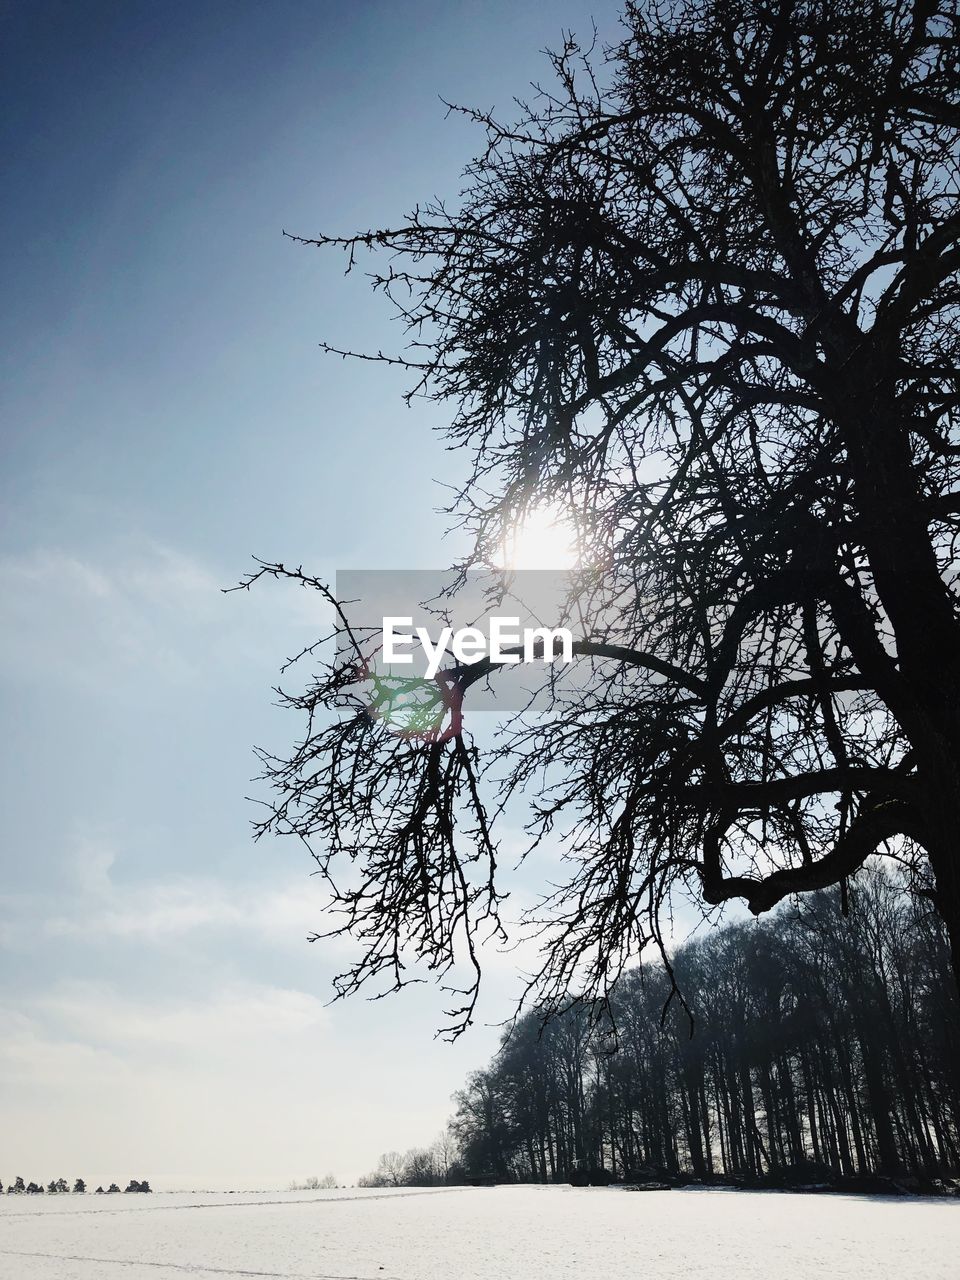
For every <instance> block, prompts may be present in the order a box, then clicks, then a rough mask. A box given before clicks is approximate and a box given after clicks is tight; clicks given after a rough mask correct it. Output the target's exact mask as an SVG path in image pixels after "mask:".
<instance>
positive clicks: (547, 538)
mask: <svg viewBox="0 0 960 1280" xmlns="http://www.w3.org/2000/svg"><path fill="white" fill-rule="evenodd" d="M576 563H577V548H576V537H575V534H574V530H573V529H572V528H571V526H570V524H569V523H568V522H567V521H566V520H564V519H563V517H562V516H561V515H560V514H559V512H557V511H556V510H555V509H553V508H550V507H539V508H537V509H536V510H534V511H531V512H529V513H528V514H527V516H526V518H525V519H524V520H523V521H521V522H520V523H519V524H518V525H517V527H516V528H515V529H514V530H513V531H512V532H511V533H510V534H508V535H507V537H505V538H504V542H503V549H502V551H501V554H500V558H499V566H498V567H499V568H501V569H513V570H520V569H572V568H574V567H575V565H576Z"/></svg>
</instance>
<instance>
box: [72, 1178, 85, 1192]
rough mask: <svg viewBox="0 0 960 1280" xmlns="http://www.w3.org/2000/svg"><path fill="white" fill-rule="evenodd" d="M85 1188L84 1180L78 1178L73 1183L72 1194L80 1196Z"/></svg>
mask: <svg viewBox="0 0 960 1280" xmlns="http://www.w3.org/2000/svg"><path fill="white" fill-rule="evenodd" d="M86 1189H87V1184H86V1183H85V1182H84V1180H83V1179H82V1178H78V1179H77V1180H76V1182H75V1183H74V1184H73V1194H74V1195H76V1196H82V1195H83V1193H84V1192H85V1191H86Z"/></svg>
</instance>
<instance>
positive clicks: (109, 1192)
mask: <svg viewBox="0 0 960 1280" xmlns="http://www.w3.org/2000/svg"><path fill="white" fill-rule="evenodd" d="M119 1191H120V1188H119V1187H118V1186H117V1184H116V1183H115V1182H111V1183H110V1185H109V1187H107V1195H108V1196H109V1195H114V1194H116V1193H119Z"/></svg>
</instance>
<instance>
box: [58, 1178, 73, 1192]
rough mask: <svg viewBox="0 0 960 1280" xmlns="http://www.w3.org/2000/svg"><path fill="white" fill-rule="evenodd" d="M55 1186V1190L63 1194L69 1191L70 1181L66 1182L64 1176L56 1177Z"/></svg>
mask: <svg viewBox="0 0 960 1280" xmlns="http://www.w3.org/2000/svg"><path fill="white" fill-rule="evenodd" d="M56 1188H57V1191H58V1192H59V1193H60V1195H64V1194H66V1193H67V1192H69V1190H70V1183H69V1182H67V1180H66V1178H58V1179H57V1182H56Z"/></svg>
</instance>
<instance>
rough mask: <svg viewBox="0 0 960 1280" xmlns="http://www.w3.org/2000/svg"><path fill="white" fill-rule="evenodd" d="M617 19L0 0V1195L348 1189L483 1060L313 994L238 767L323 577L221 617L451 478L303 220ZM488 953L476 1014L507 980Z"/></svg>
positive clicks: (246, 765)
mask: <svg viewBox="0 0 960 1280" xmlns="http://www.w3.org/2000/svg"><path fill="white" fill-rule="evenodd" d="M591 15H592V16H593V17H595V18H596V20H597V22H598V25H599V27H600V29H601V33H607V34H610V35H613V34H615V27H614V19H615V6H613V5H612V4H609V3H605V2H604V3H601V2H600V0H593V3H587V2H586V0H584V3H579V2H578V0H559V2H557V3H538V2H534V0H523V2H521V3H517V2H516V0H511V2H509V3H507V2H503V0H495V2H491V3H474V4H466V3H450V2H449V0H448V2H447V3H428V2H425V0H417V2H414V3H407V4H380V3H365V2H361V3H355V4H349V3H346V2H341V3H337V4H333V3H303V2H300V3H292V2H288V0H280V2H279V3H270V4H266V3H260V4H257V3H250V2H249V0H242V2H237V0H233V2H231V3H221V2H218V0H202V2H201V3H180V2H170V0H168V2H166V3H163V4H155V3H140V2H138V0H127V2H125V3H114V4H107V3H93V2H91V3H86V4H83V5H77V4H73V3H63V4H55V3H52V2H51V0H33V2H32V3H30V4H26V3H22V4H19V5H10V6H5V9H4V13H3V16H2V18H0V23H2V32H3V45H4V50H5V55H4V63H5V69H4V76H3V77H2V79H3V85H2V89H0V94H2V97H3V103H2V110H0V122H2V124H0V130H2V133H3V153H4V157H5V170H6V182H5V190H6V200H5V202H4V207H3V209H2V211H0V218H2V222H3V227H2V235H3V244H4V247H5V250H6V252H5V253H4V255H3V264H2V268H0V270H2V280H0V288H2V297H3V300H4V305H3V309H2V310H3V315H2V325H3V333H2V343H0V351H2V357H0V359H2V361H3V365H4V368H3V379H2V383H3V390H2V393H0V413H2V423H3V427H2V458H3V467H2V473H0V486H2V495H0V496H2V502H0V521H2V524H0V539H2V550H0V579H2V582H0V614H2V616H0V657H2V662H0V677H2V684H0V698H2V714H3V722H4V726H5V732H4V734H3V737H2V742H0V752H2V766H3V767H2V775H0V777H2V781H0V786H2V812H3V829H2V860H3V876H2V882H0V946H2V949H3V957H2V966H0V1133H2V1135H3V1137H2V1140H0V1178H2V1179H3V1181H4V1182H6V1180H7V1179H8V1178H12V1177H14V1176H15V1175H16V1174H18V1173H22V1174H23V1175H24V1177H26V1178H27V1179H30V1178H37V1179H40V1178H43V1179H49V1178H51V1177H59V1176H61V1175H63V1176H66V1177H76V1176H78V1175H80V1176H84V1177H86V1178H87V1179H88V1180H91V1181H93V1182H94V1183H95V1182H97V1181H101V1180H104V1179H116V1180H118V1181H120V1180H121V1179H125V1178H129V1177H134V1176H136V1177H150V1178H152V1179H153V1180H154V1182H155V1183H156V1184H157V1185H159V1186H188V1187H192V1186H203V1185H210V1186H215V1187H216V1186H275V1185H283V1184H284V1183H285V1182H286V1181H287V1180H289V1179H291V1178H294V1177H301V1176H304V1175H307V1174H311V1173H323V1172H325V1171H327V1170H331V1171H333V1172H335V1173H337V1174H338V1175H339V1177H340V1178H341V1179H349V1180H353V1179H354V1178H355V1177H356V1176H357V1175H358V1174H360V1173H362V1172H363V1171H364V1170H365V1169H367V1168H370V1167H372V1165H373V1164H374V1163H375V1160H376V1157H377V1155H378V1153H379V1152H380V1151H381V1150H383V1149H385V1148H392V1147H400V1148H402V1147H405V1146H407V1145H411V1144H413V1143H421V1142H424V1141H428V1140H429V1139H430V1138H431V1137H432V1136H434V1135H435V1133H436V1132H437V1131H438V1130H439V1129H440V1127H441V1125H442V1124H443V1122H444V1120H445V1118H446V1116H447V1115H448V1114H449V1112H450V1103H449V1096H450V1093H451V1092H452V1090H453V1089H454V1088H456V1087H457V1086H458V1085H459V1084H460V1083H461V1082H462V1080H463V1078H464V1075H465V1074H466V1072H467V1071H468V1070H469V1069H470V1068H471V1067H474V1066H478V1065H480V1064H481V1063H482V1062H483V1061H485V1059H486V1058H487V1057H488V1055H489V1053H490V1052H491V1051H492V1049H493V1047H494V1045H495V1042H496V1038H497V1032H496V1031H495V1030H493V1029H491V1028H483V1027H481V1028H478V1029H477V1030H476V1031H475V1032H473V1033H472V1034H470V1035H468V1036H467V1037H465V1038H464V1039H462V1040H461V1041H460V1042H459V1043H458V1044H457V1045H455V1046H452V1047H451V1046H448V1045H446V1044H442V1043H438V1042H435V1041H434V1040H433V1039H432V1033H433V1031H434V1029H435V1027H436V1026H437V1025H438V1022H439V1020H440V1018H441V1009H442V999H441V997H440V996H439V995H438V994H437V993H436V992H433V991H431V990H427V989H418V990H417V991H416V992H413V993H411V994H409V995H407V996H404V997H401V998H399V999H395V1000H392V1001H387V1002H381V1003H379V1004H375V1005H371V1004H369V1003H365V1002H353V1003H351V1004H349V1005H337V1006H335V1007H333V1008H326V1007H325V1005H326V1001H327V999H328V996H329V980H330V977H331V975H332V973H333V972H335V970H336V969H337V967H338V964H339V962H341V961H342V959H343V948H342V947H334V946H332V945H327V944H322V943H316V944H313V945H312V946H311V945H308V944H307V943H306V942H305V937H306V934H307V933H308V932H309V930H310V929H311V928H313V927H316V926H317V925H318V924H319V923H322V922H321V921H320V920H319V913H318V904H319V902H320V897H321V895H320V890H319V887H318V886H317V882H316V881H314V880H311V879H310V878H309V869H310V867H309V863H308V861H307V860H306V857H305V854H304V852H303V851H302V849H299V848H296V847H294V846H293V845H292V844H288V843H286V842H283V841H273V842H271V843H264V842H261V843H260V844H259V845H256V846H255V845H253V843H252V841H251V839H250V827H249V824H250V820H251V818H252V816H253V807H252V805H251V804H250V803H249V802H248V801H247V800H246V799H245V797H247V796H249V795H251V794H256V786H255V785H253V784H251V782H250V779H251V777H252V776H253V775H254V773H255V772H256V761H255V759H254V756H253V753H252V747H253V745H254V744H255V743H259V744H262V745H267V746H275V747H279V748H283V747H284V746H285V745H286V744H287V743H288V742H289V741H291V740H292V738H293V736H294V734H295V732H296V730H297V728H298V726H297V725H296V723H295V722H294V719H293V717H292V715H291V713H286V712H280V711H279V710H277V709H276V708H274V707H273V706H272V695H271V692H270V691H271V685H272V684H273V683H275V682H276V680H277V678H278V668H279V665H280V663H281V661H282V659H283V658H284V657H285V656H286V655H287V654H289V653H291V652H293V651H295V650H297V649H299V648H300V647H301V646H302V644H303V643H304V642H305V641H306V640H307V639H308V638H310V637H311V636H312V635H313V634H314V633H315V632H316V630H317V629H318V628H319V627H320V626H321V625H322V622H323V618H322V615H321V613H320V612H319V610H318V609H317V608H316V606H314V605H313V603H312V602H311V601H309V600H308V599H307V598H305V597H304V596H303V594H302V593H296V592H290V591H284V590H282V589H281V588H279V587H273V588H271V587H266V588H265V589H264V590H262V591H260V592H258V593H256V594H255V595H252V596H247V595H243V594H235V595H222V594H221V593H220V587H221V586H224V585H229V584H231V583H232V582H234V581H236V580H237V578H238V577H239V576H240V575H241V574H242V573H243V572H244V571H245V569H246V568H247V565H248V557H249V556H250V555H252V554H257V555H261V556H265V557H268V558H272V559H285V560H288V561H289V560H295V561H303V562H304V563H305V564H307V565H309V566H310V567H311V568H313V569H314V571H316V572H318V573H320V574H324V575H332V573H333V572H334V570H335V569H337V568H351V567H352V568H369V567H388V568H392V567H396V568H399V567H408V568H421V567H422V568H430V567H434V566H436V565H438V564H440V563H443V562H444V561H445V560H447V559H449V557H450V556H451V555H452V554H453V549H452V548H448V549H447V550H444V549H443V547H442V546H441V544H440V537H441V535H442V533H443V522H442V519H441V517H439V516H437V515H435V514H434V510H433V509H434V507H435V506H436V504H437V502H438V500H439V491H438V489H437V487H436V485H435V483H434V481H436V480H443V479H451V478H455V477H457V476H458V475H459V474H460V463H459V460H458V459H457V458H456V457H455V456H451V455H448V454H445V453H444V452H443V451H442V449H441V448H440V447H439V446H438V443H437V442H436V440H435V439H433V438H432V437H431V428H432V427H433V426H435V425H436V424H438V423H439V422H441V421H442V412H443V411H442V409H440V408H439V407H437V406H420V407H417V408H415V409H412V410H409V409H406V408H405V407H404V405H403V403H402V402H401V400H400V392H401V391H402V389H403V382H402V379H400V378H398V377H397V376H395V375H394V374H393V373H391V372H390V371H388V370H380V369H378V370H374V371H371V369H370V368H369V367H366V366H360V365H354V364H343V363H341V362H339V361H336V360H332V359H330V358H327V357H323V356H322V355H321V354H320V353H319V351H318V350H317V343H318V342H319V341H320V339H322V338H328V339H331V340H335V341H336V342H338V343H342V344H343V345H348V346H349V345H359V346H368V347H372V348H375V347H377V346H379V345H382V344H386V345H389V344H390V343H391V342H395V341H396V340H397V337H398V335H397V334H396V333H394V332H393V330H392V328H391V326H390V323H389V321H388V319H387V315H386V312H385V310H384V307H383V304H382V301H381V300H378V299H375V298H373V297H371V296H370V295H369V294H368V293H367V291H366V289H365V288H364V286H363V283H362V281H361V280H360V279H358V278H352V279H349V280H344V279H343V277H342V275H341V263H340V262H339V261H338V260H337V258H336V257H335V256H331V255H325V254H320V253H318V252H316V251H315V250H310V249H305V248H298V247H296V246H294V245H293V244H291V242H290V241H288V240H284V239H283V238H282V236H281V229H282V228H286V229H288V230H292V231H296V232H301V233H303V234H309V233H311V232H313V231H315V230H319V229H321V228H323V229H325V230H343V231H349V230H353V229H358V228H362V227H366V226H369V225H374V224H378V223H388V222H390V221H391V220H394V219H396V218H397V217H399V216H400V215H401V214H402V213H403V212H404V211H405V210H406V209H407V208H409V207H410V206H412V205H413V204H414V203H415V202H416V201H417V200H418V199H424V198H427V197H429V196H431V195H433V194H453V193H455V192H456V190H457V187H458V179H459V173H460V170H461V168H462V166H463V164H464V163H465V162H466V161H467V160H468V159H469V157H470V155H471V154H472V152H473V150H474V149H476V148H477V147H478V145H479V142H480V139H479V137H478V136H477V134H476V132H475V131H474V130H473V129H472V128H471V127H470V126H468V125H467V124H466V123H465V122H464V121H462V120H460V119H452V120H445V118H444V109H443V107H442V105H441V103H440V101H439V97H438V95H442V96H444V97H446V98H452V99H456V100H459V101H464V102H468V103H472V104H477V105H480V106H483V107H493V106H496V107H497V108H499V109H500V110H501V111H502V112H504V113H509V106H510V98H511V96H512V95H513V94H514V93H520V94H522V93H524V92H525V91H526V88H527V85H528V82H529V81H530V80H531V79H532V78H535V77H543V76H544V75H545V73H546V68H545V63H544V61H543V59H542V57H541V56H540V53H539V51H540V50H541V49H543V48H544V47H545V46H546V45H548V44H553V45H556V44H557V43H558V42H559V37H560V32H561V28H569V27H572V28H574V29H575V30H577V31H582V32H586V31H588V29H589V23H590V18H591ZM512 966H513V961H512V960H511V959H509V958H504V959H503V960H502V962H500V963H498V964H496V965H495V967H494V970H493V972H492V974H491V981H490V988H489V991H488V995H487V998H486V1002H485V1006H484V1010H483V1012H484V1014H485V1016H487V1017H489V1018H491V1019H495V1018H497V1017H499V1016H502V1015H503V1014H504V1013H505V1012H506V1011H507V1008H508V997H509V996H510V995H511V994H512V993H513V992H515V990H516V979H515V975H514V973H513V968H512Z"/></svg>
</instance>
